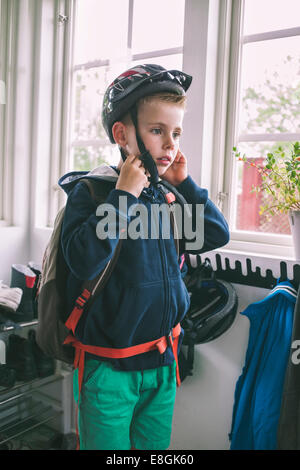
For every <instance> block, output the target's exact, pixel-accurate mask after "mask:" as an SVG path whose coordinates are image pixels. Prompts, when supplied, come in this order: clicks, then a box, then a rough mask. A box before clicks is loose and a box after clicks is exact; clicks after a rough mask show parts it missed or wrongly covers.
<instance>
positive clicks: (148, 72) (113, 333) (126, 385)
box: [60, 64, 229, 450]
mask: <svg viewBox="0 0 300 470" xmlns="http://www.w3.org/2000/svg"><path fill="white" fill-rule="evenodd" d="M190 83H191V77H190V76H189V75H186V74H184V73H182V72H180V71H167V70H165V69H164V68H163V67H160V66H158V65H149V64H148V65H140V66H137V67H134V68H132V69H130V70H128V71H126V72H124V74H122V75H120V76H119V77H118V78H117V79H116V80H115V81H114V82H113V83H112V84H111V85H110V86H109V87H108V89H107V91H106V93H105V95H104V99H103V111H102V122H103V126H104V128H105V130H106V132H107V134H108V136H109V138H110V141H111V142H112V143H117V144H118V145H119V147H120V150H121V155H122V158H121V159H120V163H119V165H118V167H117V168H111V167H108V166H101V167H99V168H97V169H95V170H93V171H92V172H90V173H89V174H87V173H86V172H82V173H78V172H74V173H71V174H68V175H66V176H65V177H63V178H61V180H60V185H61V186H62V187H63V188H64V189H65V191H66V192H67V193H68V201H67V206H66V212H65V217H64V223H63V228H62V238H61V243H62V250H63V254H64V256H65V259H66V262H67V264H68V266H69V268H70V274H69V278H68V285H67V297H68V309H69V310H68V311H69V312H71V310H72V307H73V305H74V301H75V299H76V298H77V296H78V295H79V293H80V288H81V285H82V282H83V280H87V279H93V278H95V277H96V276H97V274H99V273H100V272H101V271H102V270H103V269H104V268H105V266H106V265H107V263H108V261H109V260H110V259H111V258H112V256H113V253H114V250H115V249H116V246H117V243H118V238H119V236H120V235H119V233H121V230H119V229H120V227H123V229H124V227H126V224H130V222H131V221H132V220H133V219H134V217H133V215H132V210H133V208H134V207H135V206H136V204H137V203H139V204H140V205H142V206H143V207H145V208H146V210H147V212H146V213H147V214H148V215H149V223H150V225H151V223H153V221H152V220H151V208H152V207H153V205H154V204H160V205H161V204H164V203H165V196H164V194H163V192H162V191H161V188H160V186H159V185H158V184H157V182H158V181H159V179H162V180H165V181H167V182H169V183H171V184H172V185H173V186H174V187H175V188H176V191H178V193H180V194H181V195H182V196H183V197H184V198H185V200H186V201H187V203H188V204H191V207H192V217H193V227H194V228H195V226H197V224H196V222H197V220H195V218H196V214H197V212H196V210H195V208H196V205H197V204H202V205H204V243H203V246H202V245H201V247H200V248H199V247H198V248H197V249H195V250H193V249H190V250H189V251H190V252H195V253H202V252H205V251H208V250H212V249H214V248H217V247H219V246H222V245H224V244H226V243H227V242H228V238H229V232H228V226H227V223H226V221H225V219H224V217H223V216H222V214H221V213H220V212H219V210H218V209H217V208H216V207H215V206H214V204H213V203H212V202H211V201H210V200H209V199H208V197H207V191H206V190H205V189H201V188H199V187H198V186H197V185H196V184H195V183H194V182H193V180H192V179H191V177H190V176H188V171H187V161H186V158H185V156H184V155H183V154H182V153H181V151H180V149H179V138H180V135H181V133H182V122H183V116H184V102H185V93H186V90H187V89H188V88H189V86H190ZM146 150H147V151H148V153H145V151H146ZM103 173H104V174H106V175H107V174H108V175H110V174H111V175H117V182H116V184H113V183H111V186H110V188H109V191H108V192H107V198H106V203H107V204H110V206H109V207H112V208H113V211H114V212H115V214H116V215H117V216H118V217H116V218H115V219H114V220H115V227H114V229H116V230H115V232H114V233H116V234H117V235H116V236H110V237H107V238H104V237H103V238H99V237H97V235H96V232H97V225H98V223H99V220H100V221H101V220H103V216H101V215H100V216H99V215H98V216H97V215H96V214H95V212H96V210H97V205H96V203H95V202H94V201H93V199H92V198H91V196H90V194H89V191H88V189H87V187H86V186H85V184H84V183H82V182H80V181H79V179H80V177H83V176H84V177H90V178H97V175H99V174H103ZM75 183H76V184H75ZM99 184H101V183H99ZM102 184H103V183H102ZM121 196H123V197H124V196H125V197H126V206H125V207H126V208H125V209H124V206H122V207H121V204H120V199H121ZM97 214H98V211H97ZM127 226H128V225H127ZM160 229H161V227H160ZM158 233H159V236H158V237H152V238H151V237H148V238H147V237H140V238H136V237H135V238H134V239H133V238H131V237H130V236H128V237H127V238H124V239H123V241H122V247H121V251H120V255H119V258H118V261H117V264H116V266H115V267H114V270H113V272H112V274H111V277H110V278H109V281H108V282H107V283H106V285H105V287H104V288H103V290H102V291H101V292H100V294H99V295H98V296H97V298H96V300H95V302H94V303H93V305H92V306H91V308H90V309H89V311H88V312H87V313H85V312H84V313H83V314H82V316H81V317H80V320H79V321H78V324H77V326H76V329H75V336H76V338H77V339H78V340H79V341H80V342H81V343H83V344H84V345H93V346H100V347H106V348H110V350H111V348H112V350H113V351H119V350H121V349H122V350H123V349H124V348H125V349H126V348H131V347H133V346H136V345H144V344H145V343H147V344H148V342H150V341H154V340H158V339H160V341H158V342H157V344H156V346H157V347H154V349H151V350H149V351H148V352H142V353H136V354H133V355H130V356H129V357H125V358H118V357H117V358H114V357H101V355H100V356H99V355H95V354H87V353H86V355H85V366H84V376H83V383H82V389H81V393H80V402H79V435H80V448H81V449H102V450H105V449H107V450H112V449H115V450H127V449H131V448H136V449H142V450H146V449H153V450H155V449H157V450H162V449H167V448H168V446H169V443H170V435H171V426H172V415H173V407H174V401H175V392H176V361H175V360H174V359H176V358H177V352H178V347H177V343H176V342H175V341H174V342H172V339H171V338H170V337H169V335H170V333H172V337H173V339H175V340H176V341H178V342H179V343H181V340H182V335H183V332H182V331H181V330H180V325H179V322H180V321H181V320H182V319H183V317H184V316H185V314H186V312H187V310H188V308H189V295H188V292H187V290H186V288H185V285H184V283H183V281H182V276H181V272H180V266H179V261H178V258H177V254H176V250H175V245H174V239H173V236H172V234H171V235H170V236H169V237H163V236H162V232H161V230H160V231H159V232H158ZM183 233H184V230H183ZM185 251H186V246H185V239H184V238H182V239H181V240H180V254H182V253H184V252H185ZM163 340H164V341H163ZM154 342H155V341H154ZM162 344H164V347H161V345H162ZM174 344H176V346H174ZM126 350H127V349H126ZM177 372H178V369H177ZM177 377H178V376H177ZM75 385H76V380H75ZM75 394H76V393H75ZM77 398H78V396H77Z"/></svg>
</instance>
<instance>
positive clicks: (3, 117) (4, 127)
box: [0, 0, 19, 227]
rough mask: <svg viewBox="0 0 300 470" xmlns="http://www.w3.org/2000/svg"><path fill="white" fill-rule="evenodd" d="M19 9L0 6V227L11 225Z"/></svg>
mask: <svg viewBox="0 0 300 470" xmlns="http://www.w3.org/2000/svg"><path fill="white" fill-rule="evenodd" d="M18 18H19V5H18V3H17V2H10V1H9V0H2V2H1V5H0V35H1V40H0V64H1V76H0V79H1V81H2V82H4V84H5V104H0V124H1V125H0V168H1V172H0V188H1V189H0V227H3V226H11V225H12V224H13V218H14V214H13V206H14V204H13V202H14V201H13V196H14V191H13V189H14V187H13V186H14V185H13V168H14V158H13V155H14V153H15V152H14V149H15V121H16V75H17V73H16V72H17V52H18V51H17V49H18V47H17V45H18V36H17V34H16V31H18V27H17V23H18Z"/></svg>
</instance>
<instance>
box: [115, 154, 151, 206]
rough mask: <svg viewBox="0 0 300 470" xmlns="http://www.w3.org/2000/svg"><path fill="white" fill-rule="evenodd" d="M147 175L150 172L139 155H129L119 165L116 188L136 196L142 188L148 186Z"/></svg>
mask: <svg viewBox="0 0 300 470" xmlns="http://www.w3.org/2000/svg"><path fill="white" fill-rule="evenodd" d="M148 176H150V174H149V172H148V170H146V169H145V167H144V165H143V162H142V161H141V160H140V159H139V157H136V156H135V155H129V156H128V157H127V158H126V160H125V162H124V163H123V165H122V166H121V170H120V175H119V178H118V181H117V184H116V189H121V190H123V191H127V192H128V193H131V194H132V195H133V196H135V197H136V198H138V197H139V196H140V194H141V192H142V191H143V189H144V188H148V186H150V182H149V181H148Z"/></svg>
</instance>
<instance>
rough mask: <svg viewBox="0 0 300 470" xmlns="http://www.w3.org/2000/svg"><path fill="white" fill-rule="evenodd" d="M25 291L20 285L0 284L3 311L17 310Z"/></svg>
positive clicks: (0, 306) (0, 304)
mask: <svg viewBox="0 0 300 470" xmlns="http://www.w3.org/2000/svg"><path fill="white" fill-rule="evenodd" d="M22 295H23V291H22V289H20V288H19V287H9V286H7V285H5V284H3V282H1V284H0V310H1V312H2V313H5V312H15V311H16V310H17V308H18V307H19V305H20V303H21V299H22Z"/></svg>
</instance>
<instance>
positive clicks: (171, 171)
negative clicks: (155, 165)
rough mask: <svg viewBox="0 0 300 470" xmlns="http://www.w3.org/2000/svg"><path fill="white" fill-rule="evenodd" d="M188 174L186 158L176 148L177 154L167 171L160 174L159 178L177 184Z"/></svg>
mask: <svg viewBox="0 0 300 470" xmlns="http://www.w3.org/2000/svg"><path fill="white" fill-rule="evenodd" d="M187 176H188V170H187V160H186V158H185V156H184V155H183V153H181V151H180V150H179V149H178V152H177V155H176V157H175V159H174V161H173V163H172V165H170V166H169V168H168V169H167V171H166V172H165V173H164V174H163V175H161V179H163V180H166V181H168V183H171V184H172V185H173V186H178V185H179V184H180V183H182V181H183V180H185V179H186V178H187Z"/></svg>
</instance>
